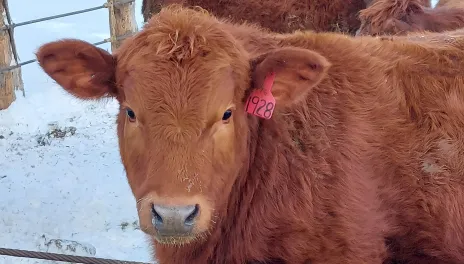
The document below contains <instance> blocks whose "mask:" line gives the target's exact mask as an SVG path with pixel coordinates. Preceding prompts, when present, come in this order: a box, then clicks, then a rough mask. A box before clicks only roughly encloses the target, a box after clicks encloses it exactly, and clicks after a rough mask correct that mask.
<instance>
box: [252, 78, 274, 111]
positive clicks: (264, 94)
mask: <svg viewBox="0 0 464 264" xmlns="http://www.w3.org/2000/svg"><path fill="white" fill-rule="evenodd" d="M274 79H275V73H274V72H273V73H271V74H269V75H268V76H267V77H266V79H265V80H264V85H263V88H262V89H256V90H253V92H251V94H250V96H249V97H248V100H247V101H246V104H245V111H246V112H247V113H249V114H252V115H255V116H257V117H261V118H264V119H270V118H271V116H272V113H273V112H274V107H275V98H274V96H273V95H272V92H271V90H272V85H273V84H274Z"/></svg>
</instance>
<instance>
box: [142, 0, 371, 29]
mask: <svg viewBox="0 0 464 264" xmlns="http://www.w3.org/2000/svg"><path fill="white" fill-rule="evenodd" d="M173 3H177V4H183V5H185V6H200V7H201V8H204V9H206V10H208V11H209V12H211V13H212V14H214V15H215V16H218V17H221V18H228V19H230V20H231V21H233V22H245V21H246V22H248V23H256V24H258V25H260V26H262V27H265V28H267V29H270V30H272V31H275V32H282V33H283V32H288V33H291V32H293V31H295V30H299V29H310V30H315V31H337V32H345V33H349V34H351V35H354V34H355V32H356V30H357V29H358V28H359V26H360V22H359V20H358V17H357V14H358V12H359V11H360V10H361V9H364V8H365V7H366V5H365V3H364V0H311V1H301V0H143V2H142V14H143V17H144V20H145V22H146V21H148V19H149V18H150V17H151V16H152V15H153V14H156V13H158V12H159V10H160V9H161V8H162V7H163V6H167V5H169V4H173Z"/></svg>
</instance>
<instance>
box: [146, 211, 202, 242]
mask: <svg viewBox="0 0 464 264" xmlns="http://www.w3.org/2000/svg"><path fill="white" fill-rule="evenodd" d="M199 213H200V207H199V206H198V204H196V205H187V206H165V205H153V206H152V223H153V226H154V227H155V230H156V231H157V233H158V235H160V236H163V237H171V236H172V237H182V236H190V235H191V233H192V230H193V228H194V226H195V220H196V218H197V217H198V215H199Z"/></svg>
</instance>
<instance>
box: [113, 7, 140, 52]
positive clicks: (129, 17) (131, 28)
mask: <svg viewBox="0 0 464 264" xmlns="http://www.w3.org/2000/svg"><path fill="white" fill-rule="evenodd" d="M107 3H108V10H109V20H110V33H111V51H112V52H114V51H115V50H116V49H117V48H118V47H119V46H120V45H121V43H122V41H123V39H124V38H125V37H127V36H129V35H131V34H133V33H135V32H137V22H136V20H135V1H128V0H108V1H107ZM121 38H122V39H121Z"/></svg>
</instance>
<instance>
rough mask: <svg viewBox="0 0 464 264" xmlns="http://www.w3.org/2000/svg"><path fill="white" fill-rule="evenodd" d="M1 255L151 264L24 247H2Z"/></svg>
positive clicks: (105, 263) (98, 263)
mask: <svg viewBox="0 0 464 264" xmlns="http://www.w3.org/2000/svg"><path fill="white" fill-rule="evenodd" d="M0 255H4V256H11V257H20V258H33V259H43V260H53V261H62V262H72V263H80V264H149V263H147V262H136V261H124V260H115V259H104V258H94V257H81V256H72V255H65V254H57V253H49V252H37V251H30V250H22V249H11V248H0Z"/></svg>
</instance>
